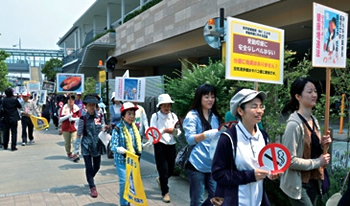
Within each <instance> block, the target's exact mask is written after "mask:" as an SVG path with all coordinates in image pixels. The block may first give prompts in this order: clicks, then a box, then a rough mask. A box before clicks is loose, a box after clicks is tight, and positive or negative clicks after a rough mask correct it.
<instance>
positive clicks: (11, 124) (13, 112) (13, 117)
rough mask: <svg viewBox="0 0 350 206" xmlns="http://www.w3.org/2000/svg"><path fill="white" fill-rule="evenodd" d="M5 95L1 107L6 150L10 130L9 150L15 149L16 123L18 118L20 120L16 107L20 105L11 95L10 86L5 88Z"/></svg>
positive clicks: (18, 107)
mask: <svg viewBox="0 0 350 206" xmlns="http://www.w3.org/2000/svg"><path fill="white" fill-rule="evenodd" d="M5 95H6V97H5V98H3V100H2V107H3V109H4V124H5V128H4V130H5V131H4V149H5V150H7V147H8V143H9V138H10V130H11V151H16V150H17V147H16V145H17V125H18V120H20V117H19V114H18V111H17V109H20V108H21V107H22V106H21V104H20V103H19V101H18V100H17V99H15V98H14V97H13V90H12V88H7V89H6V90H5Z"/></svg>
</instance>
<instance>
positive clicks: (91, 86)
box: [84, 77, 96, 94]
mask: <svg viewBox="0 0 350 206" xmlns="http://www.w3.org/2000/svg"><path fill="white" fill-rule="evenodd" d="M93 93H96V79H95V78H93V77H88V78H86V80H85V83H84V94H93Z"/></svg>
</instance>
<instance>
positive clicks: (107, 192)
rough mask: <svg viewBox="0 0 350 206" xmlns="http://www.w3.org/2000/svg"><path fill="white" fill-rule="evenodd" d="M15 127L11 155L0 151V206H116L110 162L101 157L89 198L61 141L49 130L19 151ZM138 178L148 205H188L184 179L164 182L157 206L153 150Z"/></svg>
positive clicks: (80, 166) (80, 168) (81, 170)
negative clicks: (165, 191)
mask: <svg viewBox="0 0 350 206" xmlns="http://www.w3.org/2000/svg"><path fill="white" fill-rule="evenodd" d="M20 135H21V125H20V123H19V127H18V135H17V136H18V138H17V139H18V142H17V148H18V150H17V151H14V152H12V151H11V150H10V149H8V150H4V149H2V148H1V149H0V159H1V161H0V168H1V175H0V205H4V206H5V205H6V206H7V205H9V206H10V205H11V206H13V205H15V206H22V205H23V206H41V205H43V206H47V205H53V206H58V205H64V206H66V205H69V206H71V205H79V206H80V205H89V206H90V205H96V206H97V205H98V206H100V205H102V206H103V205H113V206H114V205H119V182H118V176H117V172H116V168H115V167H114V160H113V159H108V158H107V156H106V155H103V156H102V162H101V168H100V170H99V172H98V173H97V175H96V177H95V184H96V188H97V191H98V193H99V196H98V197H97V198H92V197H90V189H89V187H88V185H87V181H86V179H85V167H84V162H83V160H82V159H81V160H80V161H79V163H74V162H72V161H71V160H70V159H69V158H68V157H67V155H66V153H65V149H64V140H63V136H62V135H58V131H57V130H56V129H55V127H54V126H53V125H51V126H50V128H49V130H48V131H35V132H34V138H35V144H32V145H26V146H21V143H22V140H21V137H20ZM140 164H141V175H142V180H143V185H144V189H145V193H146V197H147V201H148V205H150V206H151V205H152V206H153V205H155V206H162V205H164V206H165V205H166V206H171V205H189V204H190V200H189V185H188V181H187V179H185V178H183V177H179V176H174V177H171V178H170V179H169V187H170V191H169V193H170V197H171V202H170V203H164V202H163V201H162V196H161V191H160V190H159V189H158V184H157V182H156V180H155V178H156V177H157V176H158V174H157V170H156V167H155V164H154V157H153V147H149V148H146V149H145V151H144V153H143V154H142V156H141V162H140Z"/></svg>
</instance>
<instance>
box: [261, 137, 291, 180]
mask: <svg viewBox="0 0 350 206" xmlns="http://www.w3.org/2000/svg"><path fill="white" fill-rule="evenodd" d="M258 161H259V165H260V167H265V168H268V169H269V171H270V172H271V174H276V173H280V172H284V171H286V170H287V169H288V167H289V165H290V162H291V156H290V153H289V150H288V149H287V147H285V146H284V145H282V144H277V143H272V144H268V145H266V146H265V147H264V148H262V150H261V151H260V153H259V157H258Z"/></svg>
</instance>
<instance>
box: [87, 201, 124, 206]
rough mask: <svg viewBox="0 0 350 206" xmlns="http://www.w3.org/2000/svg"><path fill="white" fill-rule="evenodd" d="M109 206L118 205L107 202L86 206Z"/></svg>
mask: <svg viewBox="0 0 350 206" xmlns="http://www.w3.org/2000/svg"><path fill="white" fill-rule="evenodd" d="M107 205H110V206H114V205H115V206H118V205H117V204H114V203H105V202H93V203H90V204H86V205H85V206H107Z"/></svg>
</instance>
